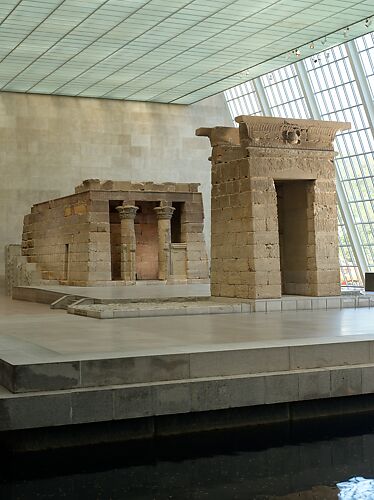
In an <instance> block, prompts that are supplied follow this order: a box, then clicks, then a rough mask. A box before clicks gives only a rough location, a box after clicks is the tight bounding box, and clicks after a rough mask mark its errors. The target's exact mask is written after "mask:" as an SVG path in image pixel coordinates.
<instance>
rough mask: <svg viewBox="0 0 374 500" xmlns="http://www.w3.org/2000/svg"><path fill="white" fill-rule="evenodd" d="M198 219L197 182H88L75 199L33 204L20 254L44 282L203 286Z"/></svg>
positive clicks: (205, 275)
mask: <svg viewBox="0 0 374 500" xmlns="http://www.w3.org/2000/svg"><path fill="white" fill-rule="evenodd" d="M203 219H204V213H203V202H202V195H201V193H199V192H198V184H192V183H186V184H183V183H171V182H170V183H164V184H154V183H153V182H144V183H132V182H124V181H118V182H116V181H105V182H100V181H99V180H97V179H91V180H86V181H84V182H83V183H82V184H81V185H79V186H78V187H77V188H76V189H75V194H72V195H70V196H65V197H62V198H57V199H54V200H50V201H46V202H44V203H38V204H36V205H34V206H33V207H32V209H31V213H30V214H28V215H26V216H25V218H24V226H23V235H22V256H23V259H24V260H26V265H27V264H34V265H35V267H36V269H37V271H38V276H39V278H40V280H41V281H42V282H44V283H58V284H65V285H75V286H93V285H95V286H98V285H114V284H119V285H128V284H134V283H135V282H136V281H148V280H151V281H153V280H159V281H162V282H165V283H201V282H204V281H206V280H207V279H208V260H207V253H206V248H205V241H204V234H203ZM33 281H35V279H34V280H33Z"/></svg>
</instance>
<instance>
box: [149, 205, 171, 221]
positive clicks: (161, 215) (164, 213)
mask: <svg viewBox="0 0 374 500" xmlns="http://www.w3.org/2000/svg"><path fill="white" fill-rule="evenodd" d="M153 210H154V211H155V212H156V214H157V219H169V220H170V219H171V218H172V216H173V213H174V210H175V208H174V207H170V206H163V207H155V208H154V209H153Z"/></svg>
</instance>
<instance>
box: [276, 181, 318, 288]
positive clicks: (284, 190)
mask: <svg viewBox="0 0 374 500" xmlns="http://www.w3.org/2000/svg"><path fill="white" fill-rule="evenodd" d="M311 183H312V181H304V180H302V181H299V180H297V181H275V188H276V192H277V209H278V230H279V251H280V268H281V280H282V294H285V295H308V290H309V289H310V288H309V286H308V272H307V269H308V252H307V250H308V214H307V208H308V191H307V190H308V187H310V185H311Z"/></svg>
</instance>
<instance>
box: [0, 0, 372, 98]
mask: <svg viewBox="0 0 374 500" xmlns="http://www.w3.org/2000/svg"><path fill="white" fill-rule="evenodd" d="M373 11H374V0H317V1H316V0H262V1H261V2H259V3H254V2H248V0H205V1H200V0H173V1H172V2H170V1H169V0H131V1H123V0H2V1H1V3H0V90H2V91H10V92H30V93H42V94H58V95H69V96H81V97H98V98H108V99H128V100H137V101H155V102H163V103H168V102H175V103H180V104H190V103H192V102H196V101H198V100H201V99H204V98H205V97H208V96H210V95H212V94H215V93H218V92H221V91H223V90H225V89H226V88H228V87H231V86H233V85H237V84H238V83H240V82H241V81H245V80H248V79H250V78H255V77H258V76H259V75H262V74H264V73H267V72H268V71H271V70H274V69H277V68H279V67H282V66H285V65H286V64H289V63H290V62H292V61H290V60H289V57H290V56H289V53H290V51H292V50H293V49H295V48H300V51H301V57H306V56H309V55H312V54H313V53H315V52H318V51H320V50H322V49H323V48H327V46H333V45H336V44H337V43H341V42H342V41H343V38H342V37H343V36H345V39H351V38H354V37H357V36H359V35H361V34H363V33H364V32H365V29H366V30H367V28H366V27H365V19H366V18H368V17H371V16H372V14H373ZM348 25H349V26H350V30H349V31H345V32H344V35H343V31H344V28H345V27H346V26H348ZM324 37H327V39H326V40H324ZM318 40H319V41H318ZM312 41H315V45H316V47H315V49H314V47H310V46H309V45H310V43H311V42H312ZM321 44H324V46H323V47H322V45H321Z"/></svg>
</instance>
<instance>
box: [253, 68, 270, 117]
mask: <svg viewBox="0 0 374 500" xmlns="http://www.w3.org/2000/svg"><path fill="white" fill-rule="evenodd" d="M252 83H253V87H254V89H255V92H256V95H257V99H258V102H259V104H260V108H261V111H262V114H263V115H264V116H272V113H271V109H270V105H269V101H268V99H267V97H266V93H265V89H264V87H263V85H262V81H261V78H260V77H259V78H255V79H254V80H252Z"/></svg>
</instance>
